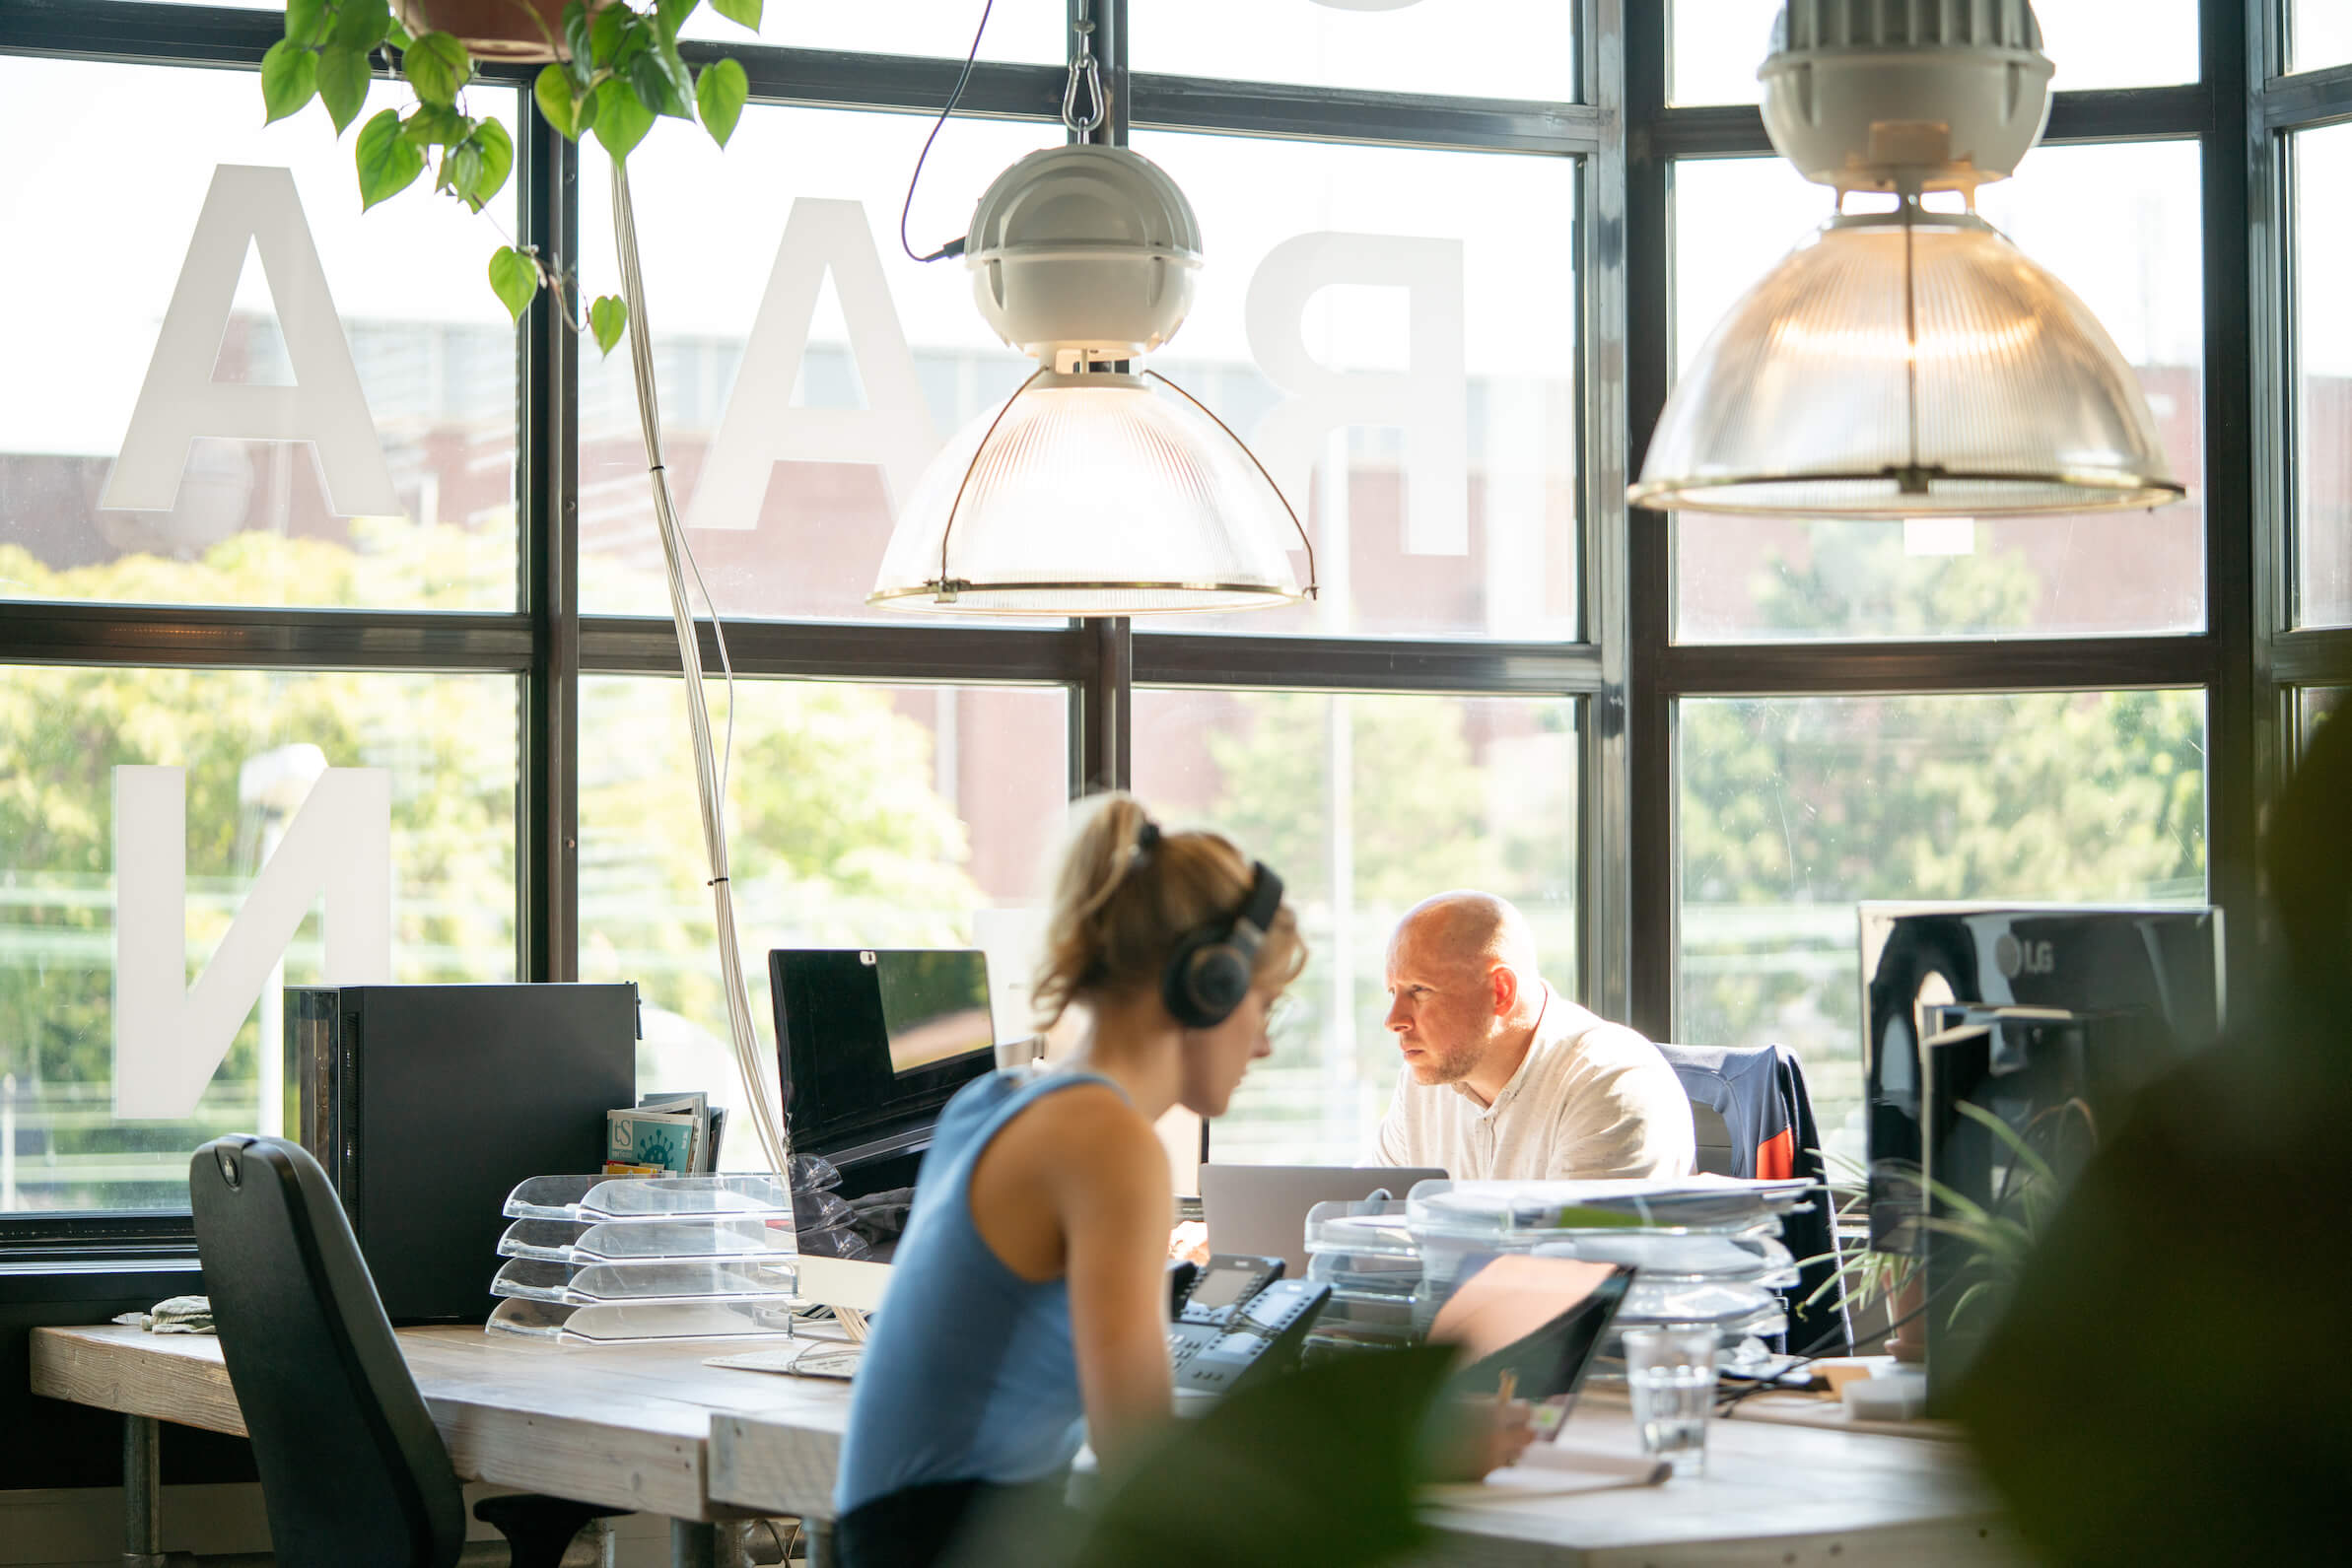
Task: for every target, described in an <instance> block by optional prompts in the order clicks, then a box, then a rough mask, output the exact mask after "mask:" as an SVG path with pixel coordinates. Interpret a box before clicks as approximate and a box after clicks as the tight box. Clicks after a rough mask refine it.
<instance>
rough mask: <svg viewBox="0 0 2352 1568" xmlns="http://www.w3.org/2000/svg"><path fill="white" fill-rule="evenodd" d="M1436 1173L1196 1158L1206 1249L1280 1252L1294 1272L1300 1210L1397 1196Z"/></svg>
mask: <svg viewBox="0 0 2352 1568" xmlns="http://www.w3.org/2000/svg"><path fill="white" fill-rule="evenodd" d="M1444 1180H1445V1172H1443V1171H1441V1170H1437V1169H1435V1168H1434V1167H1430V1166H1417V1165H1354V1166H1349V1165H1204V1166H1202V1167H1201V1217H1202V1219H1203V1220H1204V1221H1206V1222H1207V1224H1208V1226H1209V1250H1210V1251H1211V1252H1212V1253H1234V1254H1239V1255H1240V1256H1242V1257H1244V1258H1280V1259H1281V1260H1282V1261H1283V1262H1284V1263H1285V1264H1287V1265H1288V1266H1287V1268H1286V1269H1285V1270H1284V1271H1285V1272H1286V1273H1287V1275H1288V1276H1289V1277H1290V1278H1292V1279H1300V1278H1304V1277H1305V1275H1306V1271H1307V1210H1309V1209H1311V1208H1313V1207H1314V1206H1315V1205H1316V1204H1317V1203H1330V1202H1338V1201H1340V1200H1342V1199H1346V1200H1348V1201H1349V1202H1361V1201H1362V1200H1363V1199H1365V1198H1367V1197H1370V1196H1371V1195H1372V1194H1373V1193H1379V1192H1385V1193H1388V1195H1389V1196H1391V1197H1394V1198H1402V1197H1404V1195H1405V1194H1406V1193H1410V1192H1412V1191H1413V1185H1414V1184H1415V1183H1416V1182H1442V1181H1444Z"/></svg>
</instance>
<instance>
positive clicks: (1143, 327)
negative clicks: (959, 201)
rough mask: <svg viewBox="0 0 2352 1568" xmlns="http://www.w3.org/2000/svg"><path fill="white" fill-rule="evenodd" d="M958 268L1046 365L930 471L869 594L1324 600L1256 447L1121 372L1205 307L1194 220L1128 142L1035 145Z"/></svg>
mask: <svg viewBox="0 0 2352 1568" xmlns="http://www.w3.org/2000/svg"><path fill="white" fill-rule="evenodd" d="M964 257H965V261H966V263H967V264H968V265H969V266H970V268H971V269H972V289H973V296H974V298H975V299H976V300H977V302H978V303H979V306H980V312H981V314H982V315H983V316H985V317H987V319H988V322H989V324H990V325H991V326H993V327H994V328H996V330H997V333H998V335H999V336H1000V337H1002V338H1003V340H1004V341H1005V342H1006V343H1008V344H1011V345H1012V346H1013V347H1015V348H1017V349H1019V350H1021V351H1022V352H1023V353H1025V354H1028V355H1030V356H1031V357H1032V358H1034V359H1036V360H1037V361H1038V370H1037V371H1036V372H1035V373H1034V374H1033V375H1030V377H1029V378H1028V379H1027V380H1026V381H1024V382H1022V383H1021V385H1020V387H1019V389H1018V390H1016V391H1015V392H1014V393H1013V394H1012V396H1011V397H1009V398H1007V399H1006V400H1005V401H1004V402H1003V403H1002V404H1000V405H998V406H997V407H996V408H995V409H993V410H991V411H990V412H988V413H987V414H984V415H982V416H981V417H980V418H979V419H977V420H975V421H973V422H972V424H970V425H969V426H967V427H966V428H965V429H964V430H963V431H962V432H961V433H959V434H958V435H957V436H956V437H955V438H954V439H953V440H952V441H950V442H949V443H947V446H946V448H945V449H944V450H943V451H942V452H941V453H940V454H939V456H938V457H937V458H936V459H934V461H933V463H932V465H931V467H930V468H929V469H927V470H926V471H925V473H924V475H923V478H922V479H921V481H920V482H918V484H917V485H916V487H915V492H914V494H913V495H912V496H911V497H909V498H908V500H907V502H906V504H905V505H904V506H903V507H902V508H901V510H900V512H899V518H898V526H897V529H896V530H895V532H893V534H892V535H891V539H890V545H889V548H888V550H887V551H885V552H884V554H883V557H882V569H881V572H880V574H879V576H878V577H877V578H876V579H875V581H874V589H873V592H872V593H871V594H869V595H867V597H866V602H867V603H869V604H877V605H884V606H887V607H889V608H892V609H910V610H947V611H963V612H970V613H978V614H1003V615H1067V616H1097V615H1147V614H1156V613H1163V612H1171V611H1182V610H1241V609H1254V608H1259V607H1262V606H1272V605H1277V604H1289V603H1294V602H1295V601H1297V600H1298V599H1299V598H1301V597H1304V596H1308V595H1311V594H1313V592H1314V591H1315V588H1314V582H1313V578H1314V552H1313V547H1312V545H1310V544H1308V543H1307V540H1306V531H1305V529H1304V528H1302V527H1301V526H1300V525H1299V522H1298V519H1297V516H1296V515H1295V514H1294V513H1293V512H1292V511H1291V510H1290V507H1289V505H1288V503H1287V502H1285V501H1284V500H1283V499H1282V495H1281V492H1280V490H1279V489H1277V488H1276V486H1275V483H1274V481H1273V480H1272V479H1271V478H1270V477H1269V476H1268V475H1267V473H1266V470H1265V469H1264V467H1262V466H1261V465H1260V464H1259V462H1258V460H1257V458H1255V457H1254V456H1252V455H1251V454H1250V451H1249V448H1248V447H1246V446H1244V445H1243V444H1242V443H1241V442H1240V440H1239V438H1237V437H1235V436H1234V435H1233V433H1232V432H1231V431H1230V430H1227V429H1226V428H1225V426H1224V425H1223V424H1222V423H1221V422H1220V421H1218V420H1217V418H1216V417H1215V416H1214V415H1212V414H1211V413H1210V412H1209V410H1208V409H1207V408H1205V407H1203V406H1202V405H1201V404H1200V403H1199V402H1197V401H1196V400H1195V399H1194V398H1193V397H1192V396H1191V394H1189V393H1187V392H1185V391H1184V390H1183V389H1182V388H1181V387H1178V386H1176V384H1175V383H1174V382H1172V381H1169V380H1167V379H1166V378H1165V377H1163V376H1160V375H1157V374H1156V373H1153V372H1148V371H1146V372H1144V373H1142V374H1141V375H1133V374H1128V373H1126V372H1123V371H1118V370H1113V369H1109V368H1108V367H1111V366H1113V365H1116V364H1120V363H1123V362H1127V361H1130V360H1133V359H1134V358H1136V357H1137V356H1139V355H1141V354H1143V353H1146V352H1148V351H1149V350H1152V349H1156V348H1158V347H1159V346H1160V345H1161V344H1162V343H1165V342H1166V341H1167V340H1168V338H1169V337H1170V336H1172V335H1173V334H1174V333H1175V331H1176V329H1177V327H1178V326H1180V325H1182V324H1183V321H1184V316H1185V312H1186V310H1187V309H1188V308H1189V307H1191V305H1192V297H1193V276H1194V273H1195V272H1196V271H1197V270H1198V269H1199V267H1200V265H1201V237H1200V226H1199V225H1198V223H1197V222H1196V221H1195V220H1194V217H1193V210H1192V205H1191V203H1189V202H1187V201H1186V200H1185V199H1184V192H1183V191H1182V190H1180V189H1178V188H1177V185H1176V182H1175V181H1174V180H1173V179H1171V178H1169V177H1168V175H1167V174H1166V172H1165V171H1163V170H1161V169H1160V168H1159V167H1158V166H1157V165H1155V164H1153V163H1152V162H1151V161H1150V160H1148V159H1146V158H1144V157H1142V156H1141V154H1138V153H1134V152H1131V151H1129V150H1128V149H1126V148H1123V147H1104V146H1096V145H1091V144H1085V143H1080V144H1075V145H1072V146H1066V147H1054V148H1048V149H1045V150H1044V151H1041V152H1036V153H1032V154H1030V155H1029V156H1028V157H1026V158H1024V159H1022V160H1021V161H1020V162H1019V163H1017V164H1015V165H1013V166H1012V167H1011V168H1010V169H1008V170H1005V171H1004V172H1003V174H1000V175H999V176H998V177H997V180H996V183H994V184H993V185H991V186H990V187H989V189H988V192H987V194H985V195H983V196H982V197H981V199H980V205H979V208H978V209H977V210H976V211H975V212H974V214H973V217H972V228H971V232H970V235H969V237H968V239H967V240H966V248H965V251H964ZM1293 545H1297V546H1303V547H1305V548H1306V550H1307V570H1308V582H1307V584H1306V586H1304V587H1301V586H1300V584H1299V582H1298V579H1297V577H1296V576H1295V575H1294V574H1293V573H1292V571H1291V568H1290V560H1289V555H1288V551H1289V549H1290V548H1291V547H1293Z"/></svg>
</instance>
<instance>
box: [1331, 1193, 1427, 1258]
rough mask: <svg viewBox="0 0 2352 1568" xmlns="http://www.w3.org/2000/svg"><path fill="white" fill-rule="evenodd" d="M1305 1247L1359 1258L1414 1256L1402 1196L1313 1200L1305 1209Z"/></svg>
mask: <svg viewBox="0 0 2352 1568" xmlns="http://www.w3.org/2000/svg"><path fill="white" fill-rule="evenodd" d="M1307 1251H1308V1253H1310V1254H1314V1255H1321V1254H1326V1253H1330V1254H1345V1255H1349V1256H1353V1257H1362V1258H1418V1257H1419V1256H1420V1253H1419V1250H1418V1248H1416V1247H1415V1246H1414V1244H1413V1229H1412V1227H1411V1225H1410V1224H1408V1223H1407V1214H1406V1211H1405V1203H1404V1201H1403V1199H1391V1200H1389V1201H1387V1202H1378V1201H1365V1202H1360V1203H1357V1202H1349V1201H1346V1200H1344V1199H1343V1200H1341V1201H1338V1202H1327V1203H1317V1204H1316V1205H1315V1206H1314V1207H1313V1208H1310V1209H1308V1210H1307Z"/></svg>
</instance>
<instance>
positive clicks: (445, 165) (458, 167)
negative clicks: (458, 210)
mask: <svg viewBox="0 0 2352 1568" xmlns="http://www.w3.org/2000/svg"><path fill="white" fill-rule="evenodd" d="M481 174H482V154H481V152H480V150H479V149H477V148H476V147H475V146H474V145H473V144H472V143H471V142H465V143H462V144H460V145H458V146H456V147H452V148H450V150H449V151H448V152H446V153H444V154H442V155H441V172H440V173H438V174H436V175H435V176H434V179H433V188H434V189H435V190H446V191H448V192H449V193H450V195H452V196H455V197H457V198H458V199H459V200H460V201H462V200H464V199H465V197H466V192H468V191H470V190H472V189H473V186H474V181H475V180H476V179H479V178H480V177H481ZM476 210H477V211H479V209H478V208H477V209H476Z"/></svg>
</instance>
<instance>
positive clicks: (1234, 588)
mask: <svg viewBox="0 0 2352 1568" xmlns="http://www.w3.org/2000/svg"><path fill="white" fill-rule="evenodd" d="M1299 542H1300V534H1299V532H1298V525H1297V524H1296V523H1295V522H1294V521H1293V520H1292V519H1291V515H1290V512H1289V510H1288V509H1287V508H1286V507H1284V506H1283V504H1282V498H1281V495H1280V492H1278V491H1277V490H1276V489H1275V487H1274V482H1273V481H1272V480H1270V479H1268V478H1267V477H1266V475H1265V473H1264V472H1263V471H1262V470H1261V469H1260V468H1259V466H1258V464H1257V461H1256V460H1255V459H1254V458H1252V457H1251V456H1250V454H1249V452H1248V450H1247V449H1246V448H1244V447H1243V446H1242V444H1241V443H1240V442H1239V441H1237V440H1236V439H1235V438H1234V437H1233V436H1232V435H1230V434H1229V433H1227V432H1226V431H1225V430H1224V429H1223V428H1222V427H1221V426H1219V425H1218V424H1217V423H1216V422H1215V421H1214V420H1212V419H1211V418H1210V417H1209V416H1208V415H1206V414H1205V413H1203V412H1202V411H1201V410H1199V409H1198V408H1196V407H1194V406H1192V405H1191V404H1190V402H1189V401H1186V400H1180V399H1179V397H1178V396H1177V395H1175V394H1172V393H1170V394H1162V393H1160V392H1157V391H1155V390H1154V389H1153V388H1152V387H1151V386H1150V385H1149V384H1148V383H1147V382H1146V381H1145V380H1144V379H1143V378H1142V377H1141V376H1137V375H1117V374H1113V373H1108V372H1094V373H1088V374H1083V375H1055V374H1053V373H1051V372H1047V373H1042V374H1040V375H1037V376H1035V377H1034V378H1033V379H1032V380H1031V381H1030V382H1029V383H1028V385H1027V386H1026V387H1025V388H1024V389H1023V390H1021V391H1019V392H1016V393H1015V394H1013V397H1012V398H1011V400H1010V402H1009V405H1005V404H1000V405H999V406H998V407H997V408H995V409H992V410H990V411H989V412H988V413H986V414H984V415H982V416H981V417H980V418H978V419H976V420H974V421H973V422H972V423H971V424H970V425H967V426H966V427H965V428H964V429H963V430H962V431H961V432H960V433H959V434H958V435H957V436H956V437H955V439H954V440H953V441H951V442H949V443H947V445H946V448H945V449H944V450H942V451H941V452H940V453H939V455H938V456H937V457H936V458H934V460H933V462H932V465H931V467H930V468H928V469H927V470H925V472H924V475H923V478H922V479H921V480H920V481H919V482H918V483H917V485H916V487H915V493H914V495H913V496H911V497H910V498H908V501H907V504H906V505H905V507H904V508H902V509H901V510H900V512H899V518H898V527H897V530H896V531H895V532H894V533H893V534H892V535H891V538H890V548H889V549H888V551H887V552H885V553H884V555H883V557H882V570H881V572H880V574H879V576H877V578H876V579H875V580H874V590H873V592H872V593H870V594H869V595H867V597H866V602H867V603H868V604H878V605H884V606H888V607H890V608H893V609H904V610H948V611H967V612H976V613H981V614H1004V615H1152V614H1160V613H1166V612H1174V611H1181V610H1246V609H1255V608H1259V607H1261V606H1271V605H1277V604H1288V603H1291V602H1293V601H1295V600H1297V599H1298V598H1299V597H1301V589H1300V588H1299V585H1298V579H1297V578H1296V577H1295V576H1294V575H1293V574H1292V572H1291V570H1290V559H1289V554H1288V551H1289V548H1290V547H1291V546H1292V545H1294V544H1297V543H1299Z"/></svg>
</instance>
